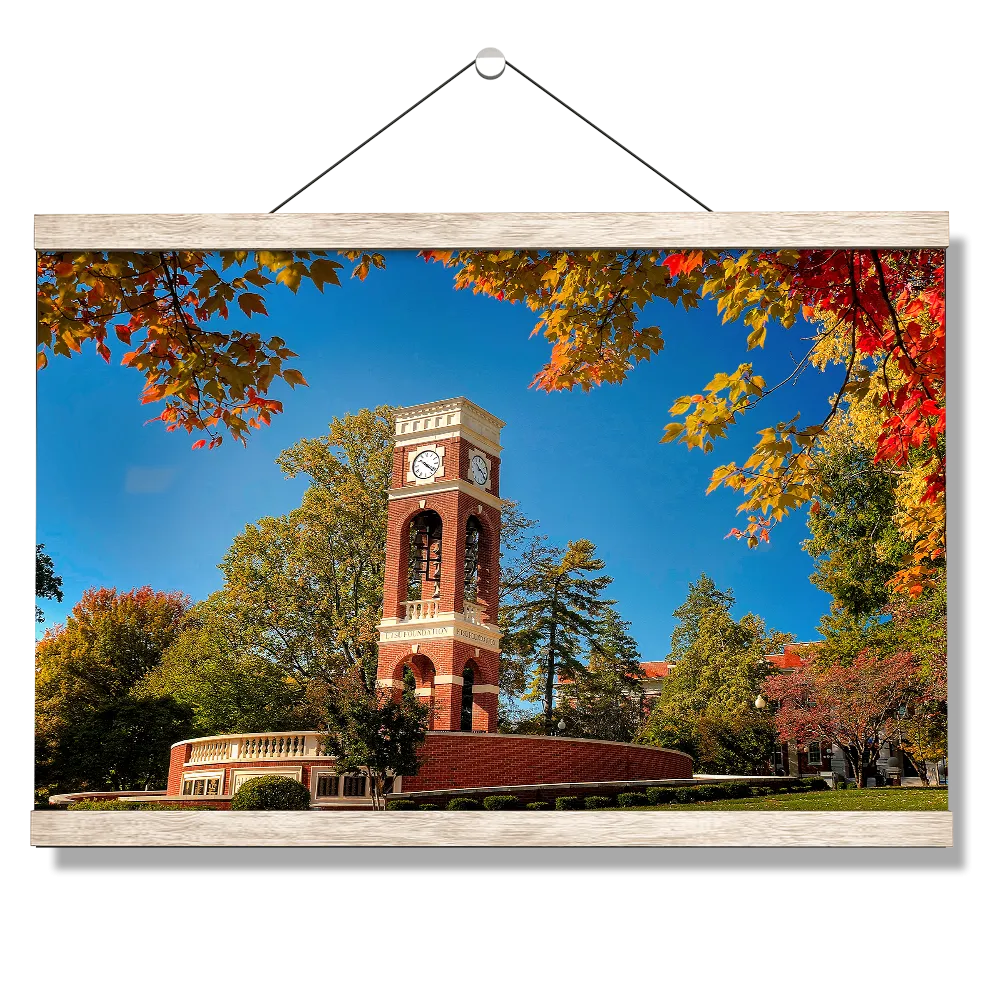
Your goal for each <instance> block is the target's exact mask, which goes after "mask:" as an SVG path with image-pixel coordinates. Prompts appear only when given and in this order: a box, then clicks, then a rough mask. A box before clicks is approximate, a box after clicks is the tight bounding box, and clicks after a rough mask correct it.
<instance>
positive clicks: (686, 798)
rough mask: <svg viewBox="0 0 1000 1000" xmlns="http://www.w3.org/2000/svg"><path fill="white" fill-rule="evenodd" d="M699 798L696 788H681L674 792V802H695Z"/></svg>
mask: <svg viewBox="0 0 1000 1000" xmlns="http://www.w3.org/2000/svg"><path fill="white" fill-rule="evenodd" d="M700 797H701V796H700V795H698V789H697V788H686V787H682V788H678V789H677V791H675V792H674V802H680V803H685V802H697V801H698V799H699V798H700Z"/></svg>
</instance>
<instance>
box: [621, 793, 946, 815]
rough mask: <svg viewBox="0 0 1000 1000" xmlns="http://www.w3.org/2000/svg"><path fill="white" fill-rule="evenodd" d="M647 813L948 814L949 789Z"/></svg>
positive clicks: (792, 797)
mask: <svg viewBox="0 0 1000 1000" xmlns="http://www.w3.org/2000/svg"><path fill="white" fill-rule="evenodd" d="M634 808H638V809H647V810H681V809H693V810H701V811H702V812H705V811H714V810H730V811H731V810H754V811H760V812H784V811H786V810H801V811H807V812H813V811H821V812H860V811H869V810H870V811H872V812H886V811H892V812H896V811H903V810H905V811H911V810H912V811H920V812H924V811H930V812H935V811H941V812H944V811H947V809H948V789H947V788H847V789H842V790H839V791H833V790H832V789H831V790H830V791H828V792H793V793H792V794H788V795H762V796H761V797H760V798H753V799H722V800H717V801H715V802H690V803H684V804H683V805H681V804H672V805H660V806H637V807H634Z"/></svg>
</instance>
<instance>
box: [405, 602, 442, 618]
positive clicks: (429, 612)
mask: <svg viewBox="0 0 1000 1000" xmlns="http://www.w3.org/2000/svg"><path fill="white" fill-rule="evenodd" d="M440 606H441V601H440V600H439V599H438V598H436V597H434V598H429V599H428V600H424V601H404V602H403V621H405V622H420V621H426V620H427V619H428V618H437V616H438V610H439V608H440Z"/></svg>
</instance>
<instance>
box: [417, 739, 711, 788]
mask: <svg viewBox="0 0 1000 1000" xmlns="http://www.w3.org/2000/svg"><path fill="white" fill-rule="evenodd" d="M421 757H422V760H423V763H422V765H421V767H420V771H419V773H418V774H417V775H416V776H414V777H412V778H404V779H403V791H404V792H423V791H431V790H434V789H438V788H494V787H496V786H497V785H557V784H565V783H567V782H588V781H649V780H652V779H654V778H690V777H691V774H692V771H691V758H690V757H688V756H687V754H683V753H679V752H678V751H676V750H661V749H658V748H656V747H642V746H637V745H635V744H634V743H606V742H604V741H603V740H578V739H569V738H567V737H565V736H506V735H501V734H499V733H442V732H436V733H435V732H431V733H428V734H427V740H426V742H425V743H424V745H423V748H422V751H421Z"/></svg>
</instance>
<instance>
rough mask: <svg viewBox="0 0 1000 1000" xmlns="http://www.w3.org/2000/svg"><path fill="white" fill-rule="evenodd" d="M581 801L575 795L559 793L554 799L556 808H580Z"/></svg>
mask: <svg viewBox="0 0 1000 1000" xmlns="http://www.w3.org/2000/svg"><path fill="white" fill-rule="evenodd" d="M581 807H582V803H581V802H580V800H579V799H578V798H577V797H576V796H575V795H560V796H559V798H557V799H556V809H580V808H581Z"/></svg>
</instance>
